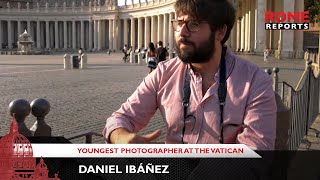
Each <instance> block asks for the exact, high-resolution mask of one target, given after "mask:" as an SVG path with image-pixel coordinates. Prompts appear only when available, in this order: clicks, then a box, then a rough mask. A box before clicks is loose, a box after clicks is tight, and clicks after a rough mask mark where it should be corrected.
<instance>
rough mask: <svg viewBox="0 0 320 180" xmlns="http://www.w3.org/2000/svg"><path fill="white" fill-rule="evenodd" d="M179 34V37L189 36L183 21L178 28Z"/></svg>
mask: <svg viewBox="0 0 320 180" xmlns="http://www.w3.org/2000/svg"><path fill="white" fill-rule="evenodd" d="M179 36H180V37H189V36H190V32H189V31H188V28H187V24H186V23H184V24H183V25H182V27H181V28H180V32H179Z"/></svg>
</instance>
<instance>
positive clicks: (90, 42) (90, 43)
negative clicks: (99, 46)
mask: <svg viewBox="0 0 320 180" xmlns="http://www.w3.org/2000/svg"><path fill="white" fill-rule="evenodd" d="M88 49H89V50H92V21H91V20H89V45H88Z"/></svg>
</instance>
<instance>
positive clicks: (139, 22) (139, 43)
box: [137, 17, 142, 49]
mask: <svg viewBox="0 0 320 180" xmlns="http://www.w3.org/2000/svg"><path fill="white" fill-rule="evenodd" d="M137 48H140V49H141V48H142V17H139V18H138V47H137Z"/></svg>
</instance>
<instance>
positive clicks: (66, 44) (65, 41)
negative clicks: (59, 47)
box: [63, 21, 68, 49]
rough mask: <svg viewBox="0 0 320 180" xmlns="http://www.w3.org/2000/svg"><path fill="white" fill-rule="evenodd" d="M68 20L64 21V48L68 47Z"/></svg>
mask: <svg viewBox="0 0 320 180" xmlns="http://www.w3.org/2000/svg"><path fill="white" fill-rule="evenodd" d="M67 28H68V27H67V21H63V48H64V49H68V38H67V36H68V35H67V34H68V31H67Z"/></svg>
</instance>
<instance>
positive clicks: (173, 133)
mask: <svg viewBox="0 0 320 180" xmlns="http://www.w3.org/2000/svg"><path fill="white" fill-rule="evenodd" d="M175 11H176V15H177V16H176V17H177V18H176V19H174V20H172V22H171V23H172V27H173V30H174V35H175V42H176V50H177V54H178V56H177V57H176V58H173V59H171V60H167V61H164V62H160V63H159V64H158V67H157V68H156V69H155V70H154V71H153V72H152V73H151V74H150V75H148V76H147V77H146V78H145V79H144V80H143V82H142V83H141V84H140V85H139V86H138V88H137V90H136V91H135V92H134V93H133V94H132V95H131V96H130V97H129V98H128V100H127V101H126V102H125V103H123V104H122V105H121V107H120V109H119V110H117V111H116V112H114V113H113V114H112V115H111V116H110V117H109V118H108V119H107V122H106V126H105V128H104V130H103V134H104V137H105V139H106V142H107V143H151V142H152V141H153V140H155V139H157V138H158V137H159V136H160V134H161V131H160V130H156V131H155V132H153V133H151V134H147V135H138V134H137V133H138V132H139V131H140V130H141V129H142V128H144V127H146V126H147V124H148V123H149V121H150V120H151V118H152V117H153V116H154V114H155V112H156V111H157V109H159V110H160V112H161V115H162V117H163V121H164V123H165V125H166V130H167V132H166V140H165V142H166V143H175V144H177V143H193V144H196V143H199V144H207V143H210V144H217V143H241V144H245V145H247V146H249V147H250V148H252V149H254V150H272V149H274V143H275V136H276V127H275V125H276V101H275V94H274V92H273V90H272V79H271V78H270V77H269V76H268V75H267V74H266V73H265V72H263V71H262V70H261V69H260V68H259V67H258V66H256V65H254V64H251V63H249V62H248V61H245V60H243V59H242V58H240V57H237V56H236V55H234V54H233V53H232V52H231V50H230V49H228V48H227V47H226V46H225V45H224V44H225V42H226V41H227V39H228V38H229V35H230V31H231V29H232V27H233V25H234V21H235V9H234V7H233V6H232V5H231V4H230V3H229V2H228V0H177V1H176V3H175Z"/></svg>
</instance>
